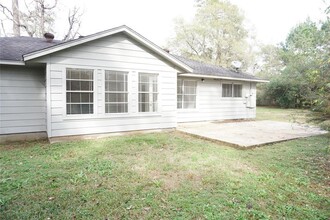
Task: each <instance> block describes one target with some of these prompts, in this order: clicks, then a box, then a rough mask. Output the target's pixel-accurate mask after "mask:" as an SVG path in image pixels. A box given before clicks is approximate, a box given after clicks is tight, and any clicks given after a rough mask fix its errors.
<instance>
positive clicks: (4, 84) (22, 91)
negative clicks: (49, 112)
mask: <svg viewBox="0 0 330 220" xmlns="http://www.w3.org/2000/svg"><path fill="white" fill-rule="evenodd" d="M45 77H46V75H45V70H44V69H42V68H41V69H40V68H29V67H26V66H7V65H1V66H0V134H18V133H27V132H44V131H46V94H45V93H46V89H45V83H46V82H45V80H46V78H45Z"/></svg>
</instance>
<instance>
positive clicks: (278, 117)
mask: <svg viewBox="0 0 330 220" xmlns="http://www.w3.org/2000/svg"><path fill="white" fill-rule="evenodd" d="M310 118H311V113H310V111H308V110H305V109H281V108H271V107H259V106H258V107H257V118H256V119H257V120H272V121H284V122H295V123H310V122H309V121H310V120H309V119H310Z"/></svg>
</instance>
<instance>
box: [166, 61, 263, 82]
mask: <svg viewBox="0 0 330 220" xmlns="http://www.w3.org/2000/svg"><path fill="white" fill-rule="evenodd" d="M173 56H174V57H175V58H177V59H178V60H180V61H182V62H183V63H185V64H187V65H188V66H190V67H191V68H192V69H193V71H192V73H193V74H189V73H188V74H180V75H182V76H196V77H203V76H204V77H209V78H219V79H229V80H243V81H255V82H268V81H266V80H262V79H259V78H258V77H255V76H253V75H250V74H247V73H243V72H240V71H238V72H236V71H234V70H230V69H226V68H223V67H221V66H216V65H212V64H207V63H202V62H200V61H196V60H191V59H188V58H185V57H182V56H178V55H173Z"/></svg>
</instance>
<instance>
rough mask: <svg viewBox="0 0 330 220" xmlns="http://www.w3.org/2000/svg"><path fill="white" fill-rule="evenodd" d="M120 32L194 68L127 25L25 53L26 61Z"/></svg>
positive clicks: (186, 68) (180, 64)
mask: <svg viewBox="0 0 330 220" xmlns="http://www.w3.org/2000/svg"><path fill="white" fill-rule="evenodd" d="M120 32H124V33H126V34H128V35H129V36H130V37H132V38H133V39H134V40H136V41H138V42H139V43H141V44H142V45H143V46H145V47H147V48H149V49H151V50H153V51H155V52H156V53H157V54H158V55H160V56H161V57H164V58H165V59H167V60H169V61H170V62H172V63H174V64H176V65H177V66H179V67H181V68H182V69H184V70H185V71H187V72H192V71H193V70H192V68H190V67H189V66H188V65H186V64H184V63H182V62H181V61H179V60H177V59H176V58H175V57H173V56H172V55H170V54H169V53H167V52H166V51H164V50H163V49H161V48H160V47H158V46H157V45H156V44H154V43H152V42H151V41H149V40H148V39H146V38H145V37H143V36H142V35H140V34H138V33H137V32H135V31H133V30H132V29H130V28H128V27H127V26H120V27H117V28H113V29H110V30H107V31H103V32H99V33H96V34H92V35H89V36H86V37H83V38H78V39H75V40H72V41H68V42H65V43H62V44H59V45H55V46H52V47H49V48H46V49H42V50H39V51H36V52H32V53H28V54H25V55H23V59H24V61H28V60H32V59H35V58H38V57H41V56H45V55H48V54H51V53H55V52H57V51H60V50H64V49H67V48H70V47H73V46H77V45H80V44H83V43H87V42H90V41H93V40H97V39H100V38H103V37H107V36H111V35H114V34H117V33H120Z"/></svg>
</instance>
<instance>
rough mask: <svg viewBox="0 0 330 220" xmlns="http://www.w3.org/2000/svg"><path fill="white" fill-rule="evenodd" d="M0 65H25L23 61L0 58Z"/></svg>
mask: <svg viewBox="0 0 330 220" xmlns="http://www.w3.org/2000/svg"><path fill="white" fill-rule="evenodd" d="M0 65H14V66H25V62H24V61H14V60H0Z"/></svg>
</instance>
